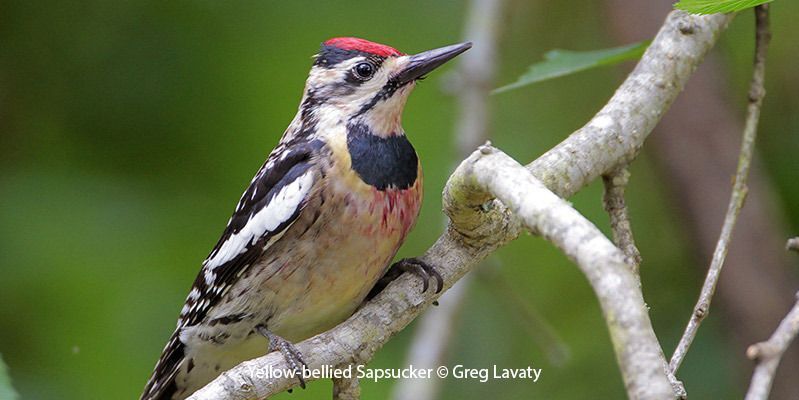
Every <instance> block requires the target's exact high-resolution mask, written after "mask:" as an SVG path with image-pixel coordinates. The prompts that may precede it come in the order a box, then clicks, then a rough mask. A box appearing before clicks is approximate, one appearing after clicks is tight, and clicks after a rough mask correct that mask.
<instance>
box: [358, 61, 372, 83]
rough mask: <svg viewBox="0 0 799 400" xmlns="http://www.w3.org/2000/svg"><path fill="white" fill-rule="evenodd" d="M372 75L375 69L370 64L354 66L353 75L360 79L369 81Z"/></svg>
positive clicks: (364, 63)
mask: <svg viewBox="0 0 799 400" xmlns="http://www.w3.org/2000/svg"><path fill="white" fill-rule="evenodd" d="M374 73H375V67H374V65H372V64H370V63H367V62H363V63H360V64H358V65H356V66H355V74H356V75H358V77H359V78H361V79H369V78H371V77H372V75H374Z"/></svg>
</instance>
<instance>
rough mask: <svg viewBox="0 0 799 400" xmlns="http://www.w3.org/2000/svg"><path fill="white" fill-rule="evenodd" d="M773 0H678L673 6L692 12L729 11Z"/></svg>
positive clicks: (714, 12) (713, 12) (744, 8)
mask: <svg viewBox="0 0 799 400" xmlns="http://www.w3.org/2000/svg"><path fill="white" fill-rule="evenodd" d="M772 1H773V0H680V1H679V2H677V3H675V4H674V8H677V9H680V10H683V11H688V12H689V13H694V14H716V13H729V12H736V11H742V10H746V9H748V8H752V7H754V6H758V5H761V4H765V3H770V2H772Z"/></svg>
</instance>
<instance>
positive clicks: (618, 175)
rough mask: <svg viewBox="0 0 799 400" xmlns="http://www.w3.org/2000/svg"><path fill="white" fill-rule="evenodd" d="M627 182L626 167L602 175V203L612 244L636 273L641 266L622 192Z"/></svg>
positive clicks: (628, 175)
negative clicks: (608, 218)
mask: <svg viewBox="0 0 799 400" xmlns="http://www.w3.org/2000/svg"><path fill="white" fill-rule="evenodd" d="M629 180H630V171H628V170H627V168H626V167H624V168H619V169H617V170H615V171H613V172H611V173H609V174H605V175H602V183H603V184H604V185H605V193H604V196H603V197H602V203H603V205H604V207H605V211H606V212H607V213H608V215H609V216H610V228H611V230H612V231H613V243H615V244H616V246H618V248H619V249H621V251H623V252H624V254H625V255H626V256H627V263H628V264H630V265H632V266H633V267H634V268H635V272H636V273H637V272H638V266H639V265H640V264H641V253H640V252H639V251H638V248H637V247H635V238H634V236H633V230H632V227H631V226H630V216H629V215H628V213H627V202H626V201H625V200H624V190H625V189H626V188H627V183H628V182H629Z"/></svg>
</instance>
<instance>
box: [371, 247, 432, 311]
mask: <svg viewBox="0 0 799 400" xmlns="http://www.w3.org/2000/svg"><path fill="white" fill-rule="evenodd" d="M404 272H410V273H412V274H414V275H418V276H419V277H420V278H422V293H424V292H427V288H428V287H430V278H431V277H432V278H435V280H436V293H440V292H441V290H443V289H444V278H442V277H441V274H439V273H438V271H436V270H435V268H433V267H432V266H431V265H429V264H427V263H425V262H424V261H422V260H419V259H418V258H403V259H402V260H399V261H397V262H395V263H394V264H391V267H389V268H388V271H386V274H385V275H383V277H382V278H380V279H379V280H378V281H377V283H376V284H375V286H374V287H373V288H372V290H371V291H370V292H369V295H367V296H366V299H367V300H371V299H373V298H374V297H375V296H377V295H378V293H380V292H382V291H383V289H385V288H386V286H388V284H389V283H391V282H393V281H394V280H395V279H397V278H398V277H399V276H400V275H402V273H404ZM436 305H438V304H436Z"/></svg>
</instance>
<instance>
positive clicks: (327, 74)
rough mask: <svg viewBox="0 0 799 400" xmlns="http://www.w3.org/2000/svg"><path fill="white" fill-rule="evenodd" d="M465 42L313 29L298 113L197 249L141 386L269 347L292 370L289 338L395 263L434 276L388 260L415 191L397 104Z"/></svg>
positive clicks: (155, 386) (186, 390)
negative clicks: (175, 312)
mask: <svg viewBox="0 0 799 400" xmlns="http://www.w3.org/2000/svg"><path fill="white" fill-rule="evenodd" d="M470 47H471V43H461V44H455V45H451V46H447V47H442V48H438V49H435V50H430V51H425V52H422V53H419V54H415V55H406V54H404V53H401V52H399V51H397V50H396V49H394V48H393V47H390V46H386V45H382V44H378V43H374V42H370V41H367V40H364V39H359V38H353V37H339V38H333V39H330V40H327V41H326V42H324V43H322V46H321V49H320V51H319V53H318V54H316V56H315V57H314V62H313V65H312V67H311V72H310V74H309V76H308V79H307V81H306V84H305V90H304V92H303V95H302V100H301V103H300V106H299V109H298V111H297V114H296V116H295V117H294V119H293V120H292V122H291V123H290V124H289V127H288V128H287V129H286V131H285V132H284V133H283V136H282V138H281V139H280V142H279V143H278V144H277V146H276V147H275V148H274V150H272V152H271V153H270V154H269V157H268V158H267V159H266V162H264V164H263V165H262V166H261V168H260V169H259V170H258V172H257V173H256V175H255V177H254V178H253V179H252V181H251V182H250V185H249V187H248V188H247V189H246V190H245V191H244V194H243V195H242V196H241V199H240V200H239V202H238V204H237V206H236V208H235V211H234V212H233V215H232V216H231V217H230V220H229V221H228V224H227V227H226V228H225V230H224V232H223V233H222V237H221V238H220V239H219V241H218V242H217V244H216V246H214V248H213V250H212V251H211V253H210V254H209V255H208V258H206V259H205V261H204V262H203V264H202V268H201V270H200V272H199V274H198V275H197V278H196V279H195V280H194V284H193V286H192V288H191V291H190V292H189V294H188V297H187V298H186V302H185V305H184V306H183V309H182V310H181V312H180V316H179V318H178V321H177V328H176V329H175V331H174V333H173V334H172V336H171V337H170V339H169V341H168V342H167V344H166V347H165V348H164V350H163V353H162V354H161V358H160V359H159V360H158V363H157V364H156V366H155V370H154V371H153V373H152V376H151V377H150V379H149V381H148V382H147V385H146V386H145V388H144V393H143V394H142V396H141V399H142V400H156V399H157V400H166V399H173V400H175V399H184V398H186V397H188V396H189V395H191V394H192V393H194V392H195V391H196V390H197V389H200V388H201V387H203V386H205V385H206V384H207V383H208V382H210V381H211V380H213V379H214V378H216V377H217V376H218V375H219V374H221V373H222V372H223V371H225V370H228V369H230V368H231V367H233V366H235V365H237V364H239V363H240V362H242V361H245V360H249V359H252V358H255V357H258V356H261V355H263V354H264V353H266V352H267V351H280V352H281V353H282V354H283V356H284V357H285V358H286V360H287V362H288V363H289V365H291V366H292V367H293V368H294V369H295V370H297V371H299V369H300V367H301V366H302V365H304V364H305V362H304V361H303V359H302V354H300V353H299V352H298V351H297V350H296V348H294V346H293V344H292V343H296V342H297V341H301V340H304V339H306V338H309V337H311V336H313V335H316V334H318V333H320V332H324V331H326V330H329V329H330V328H332V327H334V326H335V325H337V324H338V323H340V322H342V321H343V320H345V319H346V318H347V317H349V316H350V315H352V313H353V312H354V311H355V309H356V308H357V307H358V305H360V304H361V302H363V300H364V299H365V298H366V296H367V295H368V294H369V293H370V290H371V289H373V287H375V284H376V282H378V280H380V279H381V277H387V276H389V275H395V276H396V275H398V273H397V272H396V271H400V273H401V272H402V271H412V272H415V273H417V274H419V275H421V276H422V277H423V278H424V280H423V282H424V290H426V289H427V287H428V280H429V279H431V278H435V279H436V280H437V284H438V285H437V290H439V291H440V290H441V285H442V281H441V277H440V275H438V274H437V273H436V272H435V270H434V269H433V268H431V267H430V266H427V265H426V264H424V263H421V262H418V260H413V259H409V260H402V261H400V262H398V263H397V264H395V266H396V267H392V268H390V269H389V265H390V263H391V261H392V259H393V258H394V256H395V255H396V253H397V250H398V249H399V247H400V245H401V244H402V242H403V241H404V240H405V237H406V236H407V235H408V232H409V231H410V230H411V228H412V227H413V225H414V224H415V222H416V218H417V216H418V214H419V208H420V205H421V201H422V170H421V164H420V162H419V159H418V157H417V155H416V151H415V150H414V148H413V146H412V145H411V143H410V142H409V141H408V139H407V137H406V136H405V132H404V130H403V129H402V126H401V124H400V118H401V115H402V110H403V108H404V106H405V102H406V100H407V98H408V95H409V94H410V93H411V91H412V90H413V88H414V86H415V85H416V81H417V80H419V79H422V78H424V76H425V75H426V74H427V73H429V72H430V71H432V70H434V69H435V68H437V67H439V66H440V65H442V64H444V63H445V62H447V61H449V60H450V59H452V58H454V57H455V56H457V55H458V54H460V53H463V52H464V51H466V50H468V49H469V48H470ZM387 270H388V271H390V272H391V273H389V274H387V273H386V272H387ZM300 384H301V386H303V387H304V385H305V382H304V381H303V380H302V379H300Z"/></svg>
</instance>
